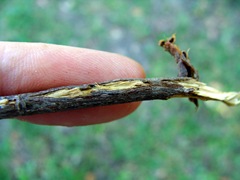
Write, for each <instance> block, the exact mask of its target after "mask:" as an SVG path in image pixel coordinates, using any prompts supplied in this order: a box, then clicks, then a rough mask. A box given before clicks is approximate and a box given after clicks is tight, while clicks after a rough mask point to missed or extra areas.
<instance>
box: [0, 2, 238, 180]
mask: <svg viewBox="0 0 240 180" xmlns="http://www.w3.org/2000/svg"><path fill="white" fill-rule="evenodd" d="M239 8H240V3H238V2H235V1H207V0H203V1H190V0H188V1H187V0H185V1H177V0H170V1H158V0H152V1H136V0H134V1H131V2H129V1H126V0H123V1H115V0H113V1H107V0H98V1H96V0H93V1H83V0H79V1H77V0H66V1H63V0H61V1H57V0H53V1H48V0H36V1H34V0H27V1H25V2H24V3H23V2H22V1H20V0H12V1H6V0H5V1H1V2H0V18H1V22H0V32H1V34H0V39H1V40H3V41H27V42H46V43H55V44H64V45H69V46H79V47H85V48H92V49H98V50H104V51H110V52H115V53H119V54H122V55H125V56H129V57H131V58H133V59H135V60H137V61H138V62H140V63H141V64H142V65H143V66H144V68H145V70H146V71H147V76H148V77H174V76H176V65H175V62H174V60H173V59H172V58H171V57H170V55H168V54H167V53H166V52H164V51H163V50H162V49H161V48H159V47H158V46H157V42H158V40H159V39H162V38H166V37H168V36H170V35H171V34H172V33H177V44H178V45H179V46H180V47H181V48H182V49H188V48H190V49H191V50H190V58H191V61H192V63H193V64H194V65H195V66H196V67H197V69H198V70H199V73H200V79H201V80H202V81H204V82H206V83H208V84H211V85H213V86H215V87H218V88H220V89H222V90H238V89H239V74H240V65H239V59H240V54H239V53H238V49H239V47H240V43H239V42H240V33H239V30H238V29H239ZM238 108H239V107H234V108H228V107H226V106H225V105H224V104H221V103H217V102H201V103H200V109H199V110H198V111H197V112H196V111H195V109H194V107H193V105H192V104H190V103H189V102H188V101H187V100H186V99H174V100H169V101H151V102H144V103H143V104H142V105H141V107H140V108H139V109H138V110H137V111H136V112H134V113H133V114H131V115H130V116H128V117H126V118H123V119H121V120H119V121H116V122H112V123H108V124H102V125H95V126H87V127H75V128H65V127H48V126H37V125H32V124H27V123H24V122H19V121H14V120H12V121H1V122H0V179H53V178H54V179H57V178H59V179H88V180H90V179H239V178H240V175H239V173H238V170H239V168H240V156H239V153H240V143H239V137H240V125H239V117H240V112H239V110H238Z"/></svg>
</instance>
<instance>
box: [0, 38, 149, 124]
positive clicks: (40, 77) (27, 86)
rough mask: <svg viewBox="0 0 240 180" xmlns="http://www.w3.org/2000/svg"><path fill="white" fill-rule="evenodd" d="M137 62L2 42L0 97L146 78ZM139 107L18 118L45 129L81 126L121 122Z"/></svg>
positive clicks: (82, 51) (56, 47) (104, 54)
mask: <svg viewBox="0 0 240 180" xmlns="http://www.w3.org/2000/svg"><path fill="white" fill-rule="evenodd" d="M144 77H145V73H144V70H143V68H142V66H141V65H140V64H139V63H137V62H136V61H134V60H132V59H130V58H127V57H124V56H121V55H118V54H113V53H108V52H102V51H96V50H91V49H84V48H76V47H70V46H60V45H52V44H43V43H15V42H0V96H5V95H13V94H19V93H26V92H35V91H40V90H45V89H49V88H53V87H59V86H67V85H81V84H85V83H97V82H103V81H109V80H113V79H119V78H144ZM139 104H140V103H138V102H136V103H128V104H122V105H112V106H105V107H96V108H88V109H80V110H72V111H65V112H57V113H50V114H41V115H33V116H24V117H18V119H19V120H23V121H28V122H31V123H35V124H42V125H63V126H79V125H90V124H99V123H104V122H110V121H113V120H117V119H120V118H122V117H124V116H126V115H128V114H130V113H131V112H133V111H134V110H135V109H136V108H137V107H138V106H139Z"/></svg>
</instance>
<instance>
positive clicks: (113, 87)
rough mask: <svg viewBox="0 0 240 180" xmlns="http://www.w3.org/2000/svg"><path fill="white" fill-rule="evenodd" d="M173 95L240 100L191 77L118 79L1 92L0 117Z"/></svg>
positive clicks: (236, 94) (235, 102) (229, 102)
mask: <svg viewBox="0 0 240 180" xmlns="http://www.w3.org/2000/svg"><path fill="white" fill-rule="evenodd" d="M176 97H178V98H196V99H201V100H216V101H222V102H224V103H225V104H227V105H229V106H234V105H238V104H239V103H240V93H239V92H221V91H218V90H216V89H214V88H212V87H209V86H207V85H206V84H204V83H202V82H199V81H197V80H196V79H193V78H173V79H157V78H152V79H118V80H113V81H108V82H103V83H95V84H85V85H80V86H66V87H59V88H53V89H49V90H45V91H40V92H33V93H25V94H18V95H12V96H0V119H6V118H13V117H17V116H25V115H32V114H41V113H50V112H57V111H65V110H71V109H80V108H88V107H96V106H105V105H113V104H122V103H128V102H135V101H144V100H155V99H161V100H167V99H170V98H176Z"/></svg>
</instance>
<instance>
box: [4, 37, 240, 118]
mask: <svg viewBox="0 0 240 180" xmlns="http://www.w3.org/2000/svg"><path fill="white" fill-rule="evenodd" d="M175 41H176V37H175V35H173V36H172V37H171V38H169V39H168V40H161V41H159V45H160V46H162V47H163V48H164V49H165V50H166V51H168V52H169V53H170V54H171V55H172V56H174V58H175V60H176V63H177V65H178V70H179V72H178V77H177V78H166V79H161V78H150V79H118V80H112V81H108V82H101V83H93V84H84V85H80V86H65V87H58V88H52V89H48V90H45V91H39V92H32V93H24V94H18V95H10V96H0V119H6V118H14V117H17V116H25V115H33V114H42V113H50V112H58V111H65V110H72V109H80V108H88V107H97V106H105V105H113V104H122V103H129V102H136V101H144V100H155V99H160V100H167V99H170V98H189V100H190V101H191V102H193V103H194V104H195V105H196V106H198V101H197V100H198V99H200V100H204V101H205V100H215V101H222V102H223V103H225V104H227V105H229V106H234V105H238V104H240V93H239V92H221V91H219V90H216V89H214V88H212V87H209V86H207V85H206V84H204V83H202V82H199V81H198V80H199V77H198V73H197V71H196V69H195V68H194V67H193V66H192V65H191V64H190V60H189V57H188V54H187V52H185V51H181V50H180V49H179V48H178V47H177V46H176V45H175V44H174V43H175Z"/></svg>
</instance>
